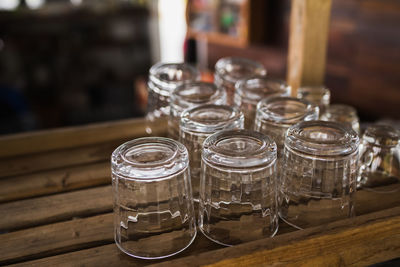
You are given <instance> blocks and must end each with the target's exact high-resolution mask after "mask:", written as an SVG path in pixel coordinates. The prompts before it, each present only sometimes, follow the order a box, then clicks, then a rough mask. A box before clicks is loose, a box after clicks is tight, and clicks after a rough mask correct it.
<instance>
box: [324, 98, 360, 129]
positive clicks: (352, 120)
mask: <svg viewBox="0 0 400 267" xmlns="http://www.w3.org/2000/svg"><path fill="white" fill-rule="evenodd" d="M321 120H323V121H336V122H339V123H343V124H346V125H348V126H350V127H352V128H353V130H354V131H356V133H358V134H359V133H360V120H359V118H358V116H357V110H356V109H355V108H353V107H352V106H348V105H343V104H334V105H330V106H329V107H327V109H326V110H325V112H324V113H322V114H321Z"/></svg>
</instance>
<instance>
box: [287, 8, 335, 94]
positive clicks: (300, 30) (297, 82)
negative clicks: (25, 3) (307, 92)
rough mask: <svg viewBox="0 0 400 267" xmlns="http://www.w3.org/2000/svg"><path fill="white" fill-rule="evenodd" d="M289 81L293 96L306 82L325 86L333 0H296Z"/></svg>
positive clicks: (289, 56) (290, 33) (290, 50)
mask: <svg viewBox="0 0 400 267" xmlns="http://www.w3.org/2000/svg"><path fill="white" fill-rule="evenodd" d="M291 3H292V6H291V14H290V32H289V55H288V72H287V82H288V84H289V85H291V86H292V95H293V96H296V95H297V88H298V87H299V86H302V85H322V84H323V82H324V76H325V62H326V48H327V38H328V31H329V20H330V9H331V3H332V0H292V2H291Z"/></svg>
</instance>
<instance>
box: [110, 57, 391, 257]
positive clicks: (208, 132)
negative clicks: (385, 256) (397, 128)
mask: <svg viewBox="0 0 400 267" xmlns="http://www.w3.org/2000/svg"><path fill="white" fill-rule="evenodd" d="M170 67H171V66H170ZM159 68H160V69H163V68H162V67H160V66H159ZM183 69H184V68H183ZM167 73H168V72H167ZM176 73H179V71H170V75H169V74H166V75H164V76H165V77H167V78H168V79H169V78H171V77H172V79H170V80H171V81H169V82H168V83H170V84H172V85H171V86H170V87H168V90H165V92H166V91H168V92H169V93H168V96H167V94H166V93H165V96H166V97H165V98H164V100H165V101H164V102H162V101H158V102H157V103H161V102H162V105H163V107H161V108H156V109H155V110H156V112H155V113H157V112H159V111H160V110H161V111H162V112H161V113H162V114H163V116H167V114H169V135H170V136H171V137H173V138H174V139H175V140H177V139H178V140H179V141H180V142H177V141H175V140H172V139H167V138H155V137H153V138H150V139H147V140H146V139H136V140H134V141H131V143H127V144H124V145H122V146H121V147H120V148H118V149H117V150H116V151H115V152H114V154H113V160H112V163H113V167H112V170H113V190H114V214H115V217H114V218H115V222H114V225H115V240H116V243H117V245H118V246H119V247H120V249H121V250H122V251H124V252H126V253H128V254H130V255H132V256H135V257H139V258H152V259H153V258H163V257H167V256H171V255H174V254H176V253H178V252H180V251H182V250H183V249H185V248H186V247H188V246H189V245H190V244H191V242H193V240H194V238H195V236H196V223H195V217H196V216H195V214H194V211H193V201H195V202H199V214H198V222H197V225H198V228H199V229H200V231H201V232H202V233H203V234H204V235H205V236H206V237H207V238H209V239H211V240H212V241H214V242H217V243H219V244H222V245H227V246H231V245H236V244H240V243H242V242H247V241H251V240H255V239H259V238H263V237H268V236H269V237H272V236H274V235H275V234H276V232H277V231H278V217H280V218H281V219H282V220H283V221H284V222H286V225H289V226H292V227H294V228H296V229H304V228H306V227H309V226H314V225H318V224H321V223H326V222H330V221H332V220H336V219H341V218H346V217H351V216H353V215H354V193H355V191H356V187H357V185H360V184H361V183H362V182H361V181H363V183H364V185H366V184H368V181H367V180H368V179H370V178H368V177H370V176H369V175H365V172H364V176H362V175H359V176H357V170H358V167H357V164H358V160H357V159H358V151H359V138H358V135H357V133H356V132H354V130H352V129H351V127H350V126H354V125H355V124H353V123H348V122H346V121H345V123H344V124H343V123H342V124H341V123H338V122H333V121H340V117H341V116H339V117H335V116H333V115H330V116H328V115H329V114H336V113H339V114H340V112H336V113H335V110H334V109H331V110H330V106H329V98H330V92H329V90H328V89H326V88H322V87H321V88H319V87H313V88H311V87H310V88H303V89H304V90H300V89H299V94H298V98H292V97H289V96H288V95H289V94H290V87H289V86H287V85H286V84H285V83H284V82H282V81H279V80H274V79H271V78H269V77H266V76H265V74H266V70H265V69H264V68H263V67H262V65H261V64H258V63H255V62H252V61H250V60H242V59H235V58H225V59H221V60H220V61H218V62H217V64H216V72H215V85H213V84H207V83H202V82H196V81H195V80H196V79H197V78H194V79H186V80H185V79H184V80H180V79H175V78H174V77H177V76H179V75H176ZM193 73H194V72H193ZM195 76H196V75H194V76H193V77H195ZM165 77H164V78H165ZM179 77H181V78H182V77H183V76H182V75H181V76H179ZM178 80H179V81H178ZM151 82H152V81H149V87H150V83H151ZM153 91H154V92H155V90H153ZM150 93H151V89H150V88H149V94H150ZM233 103H235V105H236V106H237V107H232V106H231V105H232V104H233ZM320 110H322V111H323V114H328V115H327V116H325V117H323V114H321V113H320ZM318 118H320V119H324V120H326V121H317V119H318ZM243 127H246V128H250V129H254V130H256V131H249V130H240V129H241V128H243ZM394 139H395V138H394ZM363 140H364V138H363ZM365 140H367V139H365ZM363 142H364V141H363ZM382 142H383V141H380V142H379V143H380V144H381V143H382ZM385 142H389V141H385ZM393 142H394V141H393ZM389 143H390V142H389ZM385 144H386V143H385ZM396 144H397V143H396ZM393 146H394V145H393ZM394 147H396V149H397V150H395V151H398V146H397V145H396V146H394ZM375 150H376V149H375ZM375 150H374V151H375ZM396 153H398V152H396ZM365 154H368V152H365ZM369 154H371V153H369ZM394 154H395V153H394ZM395 155H396V156H394V159H395V160H396V159H397V160H398V158H399V156H398V154H395ZM396 157H397V158H396ZM364 158H368V157H367V156H365V157H364ZM386 158H387V156H385V159H386ZM175 160H176V162H175ZM395 160H394V162H395ZM377 161H379V160H377ZM382 161H384V160H382ZM387 161H388V160H386V162H387ZM375 165H376V163H375ZM375 165H374V164H373V163H372V164H371V166H375ZM386 165H387V163H386ZM362 166H364V167H363V168H364V170H371V166H368V164H364V165H362ZM394 166H395V167H393V169H394V171H392V173H393V172H395V171H396V166H398V165H394ZM397 170H398V168H397ZM390 175H392V174H390ZM390 175H389V177H390V178H389V179H388V181H392V180H393V179H391V178H392V177H391V176H390ZM363 177H364V178H363ZM365 177H367V178H365ZM371 179H372V178H371ZM357 181H358V182H359V183H358V184H357ZM366 181H367V182H366ZM371 181H372V180H371ZM388 181H385V182H383V183H384V184H387V183H389V182H388ZM130 191H132V195H130Z"/></svg>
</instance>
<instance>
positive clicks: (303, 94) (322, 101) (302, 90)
mask: <svg viewBox="0 0 400 267" xmlns="http://www.w3.org/2000/svg"><path fill="white" fill-rule="evenodd" d="M297 98H300V99H305V100H307V101H309V102H311V103H313V104H314V105H317V106H318V107H319V113H320V114H321V115H322V113H324V112H325V110H326V109H327V107H328V106H329V103H330V102H331V91H330V90H329V89H328V88H326V87H325V86H303V87H299V88H298V89H297Z"/></svg>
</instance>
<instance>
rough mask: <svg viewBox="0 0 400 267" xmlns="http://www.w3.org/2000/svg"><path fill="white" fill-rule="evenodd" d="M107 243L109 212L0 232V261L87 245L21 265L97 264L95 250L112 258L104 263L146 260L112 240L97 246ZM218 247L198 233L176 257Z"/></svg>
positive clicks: (111, 236)
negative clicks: (136, 256) (117, 245)
mask: <svg viewBox="0 0 400 267" xmlns="http://www.w3.org/2000/svg"><path fill="white" fill-rule="evenodd" d="M163 241H164V240H162V241H161V242H159V243H158V245H159V246H164V244H163ZM110 243H114V233H113V215H112V214H111V213H109V214H104V215H99V216H94V217H89V218H84V219H75V220H72V221H67V222H61V223H55V224H50V225H45V226H40V227H35V228H30V229H27V230H21V231H17V232H12V233H8V234H3V235H0V251H1V252H2V253H1V255H0V264H9V263H13V262H14V263H15V262H21V261H26V260H32V259H40V258H43V257H46V256H52V255H57V254H61V253H67V252H71V251H77V250H82V249H86V248H90V247H94V248H92V249H86V250H83V251H78V252H74V253H69V254H66V255H67V257H66V258H65V255H59V256H56V257H51V258H47V259H43V260H38V261H35V262H36V263H35V264H33V263H32V262H28V263H25V264H24V263H22V264H21V265H30V266H32V265H37V266H59V265H60V262H58V263H55V262H53V260H54V259H56V261H57V258H58V259H62V258H64V259H63V260H62V262H63V263H64V264H69V263H70V264H71V263H72V265H75V264H76V263H77V262H79V263H80V264H83V263H84V262H85V261H89V262H91V261H92V262H93V260H95V261H96V262H97V264H98V265H102V264H103V262H102V261H97V260H96V258H97V257H98V255H97V254H99V253H100V254H101V255H102V256H101V257H107V258H110V260H112V261H113V262H112V263H111V262H110V261H108V262H107V264H111V265H110V266H117V265H120V264H122V263H124V264H133V265H144V264H148V263H149V261H144V260H139V259H134V258H131V257H129V256H125V254H123V253H121V252H119V250H118V249H117V247H116V245H115V244H111V245H105V246H101V247H97V246H99V245H104V244H110ZM155 245H157V244H155ZM221 247H222V246H220V245H217V244H215V243H213V242H211V241H209V240H208V239H207V238H205V237H204V236H202V235H201V234H200V233H199V235H198V237H197V238H196V240H195V242H194V243H193V244H192V245H191V246H190V248H189V249H187V250H186V251H185V252H184V253H182V254H180V255H179V256H177V257H184V256H188V255H190V254H193V253H201V252H205V251H209V250H212V249H217V248H221ZM82 252H83V253H82ZM177 257H175V258H177ZM74 258H75V263H74V260H73V259H74ZM86 264H87V263H86Z"/></svg>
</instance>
